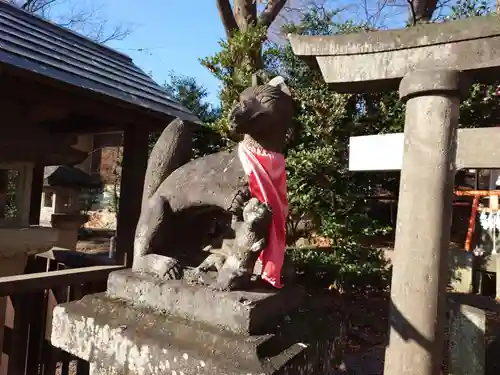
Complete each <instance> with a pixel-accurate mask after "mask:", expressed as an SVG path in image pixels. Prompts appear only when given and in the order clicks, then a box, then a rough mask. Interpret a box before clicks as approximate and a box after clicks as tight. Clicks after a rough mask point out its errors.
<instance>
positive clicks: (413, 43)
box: [290, 17, 500, 375]
mask: <svg viewBox="0 0 500 375" xmlns="http://www.w3.org/2000/svg"><path fill="white" fill-rule="evenodd" d="M290 40H291V44H292V48H293V51H294V53H295V54H296V55H299V56H303V58H304V59H306V60H307V61H309V62H310V63H312V64H317V66H319V68H320V69H321V72H322V74H323V77H324V79H325V81H326V82H327V83H329V84H330V86H332V87H333V89H335V90H337V91H339V92H351V93H362V92H380V91H392V90H395V89H396V88H397V87H398V85H399V92H400V97H401V99H402V100H404V101H406V103H407V107H406V118H405V133H404V138H403V139H401V138H399V139H400V141H399V143H398V147H396V149H397V152H399V158H398V157H397V156H398V154H396V155H395V153H392V155H387V153H388V151H389V150H388V149H387V148H378V150H377V153H376V154H379V156H378V157H379V159H381V160H382V161H383V163H385V164H386V167H384V166H382V165H373V163H371V168H364V170H387V169H401V184H400V194H399V207H398V218H397V227H396V244H395V260H394V271H393V277H392V287H391V302H392V306H391V333H390V343H389V347H388V349H387V352H386V361H385V371H384V374H385V375H400V374H405V375H438V374H440V372H441V359H442V353H443V334H444V323H445V302H446V300H445V298H446V282H447V268H448V267H447V260H448V245H449V235H450V224H451V203H452V193H453V177H454V173H455V170H456V167H457V165H458V166H459V167H466V166H467V165H468V164H474V163H476V162H477V165H474V166H475V167H478V168H480V167H483V165H484V164H488V157H486V158H485V154H484V151H485V150H486V149H488V150H492V145H491V142H487V143H489V145H488V146H486V148H484V149H482V150H478V147H477V146H476V145H478V143H474V144H473V145H472V146H473V147H474V148H475V150H477V151H476V152H474V150H471V149H470V148H468V147H466V146H465V147H462V150H461V149H460V146H462V144H463V143H461V144H460V145H459V146H458V150H457V137H458V138H459V137H460V136H457V127H458V120H459V106H460V95H461V91H462V90H463V89H464V88H465V87H464V86H463V84H462V82H461V81H462V80H463V78H464V76H467V78H468V79H472V80H475V81H479V80H481V81H483V82H491V81H494V79H495V75H498V74H500V69H499V66H500V49H499V47H500V25H499V23H498V18H497V17H476V18H471V19H467V20H462V21H457V22H449V23H444V24H430V25H422V26H418V27H414V28H409V29H405V30H392V31H380V32H371V33H359V34H349V35H339V36H331V37H323V36H318V37H309V36H293V35H292V36H290ZM486 68H487V70H486ZM483 70H484V71H483ZM491 73H493V75H492V74H491ZM483 130H485V131H486V133H487V131H488V130H489V129H483ZM495 130H496V132H498V129H495ZM472 132H474V130H472ZM463 134H466V138H467V141H474V140H475V139H481V141H482V144H481V147H483V145H484V142H485V141H489V140H487V139H484V138H483V136H484V135H485V132H483V133H481V135H479V134H477V135H478V137H476V136H475V135H476V134H475V133H462V135H463ZM397 137H398V136H396V135H393V137H392V138H391V139H387V138H386V139H385V141H388V142H392V143H394V142H395V141H396V142H397V139H396V138H397ZM495 138H496V139H498V136H496V137H495ZM401 140H403V142H401ZM458 142H460V139H459V140H458ZM497 144H498V143H497ZM371 146H372V147H371V148H372V149H373V144H372V145H371ZM378 146H381V144H380V143H379V145H378ZM496 147H497V146H496ZM351 151H352V150H351ZM365 151H366V150H365ZM498 153H499V151H498V150H492V154H491V159H496V160H497V161H498V159H499V158H498ZM351 156H352V153H351ZM365 156H366V157H368V156H367V154H366V153H365ZM373 156H374V154H371V155H370V156H369V157H373ZM383 163H382V164H383ZM391 164H392V167H390V168H387V166H388V165H391ZM398 164H399V167H400V168H394V166H395V165H396V166H397V165H398ZM496 165H497V166H498V165H500V163H498V164H496ZM360 169H363V168H360Z"/></svg>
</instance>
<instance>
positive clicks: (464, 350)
mask: <svg viewBox="0 0 500 375" xmlns="http://www.w3.org/2000/svg"><path fill="white" fill-rule="evenodd" d="M485 334H486V314H485V312H484V311H483V310H480V309H478V308H476V307H472V306H468V305H459V304H452V306H451V309H450V330H449V342H450V361H449V362H450V365H449V374H450V375H484V374H485V368H486V363H485V362H486V344H485Z"/></svg>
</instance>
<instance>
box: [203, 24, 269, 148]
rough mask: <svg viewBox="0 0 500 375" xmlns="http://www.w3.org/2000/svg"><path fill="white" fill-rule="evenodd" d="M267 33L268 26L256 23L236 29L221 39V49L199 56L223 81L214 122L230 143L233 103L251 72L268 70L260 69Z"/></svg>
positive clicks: (257, 72) (260, 74)
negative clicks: (220, 110)
mask: <svg viewBox="0 0 500 375" xmlns="http://www.w3.org/2000/svg"><path fill="white" fill-rule="evenodd" d="M266 34H267V30H266V28H264V27H257V26H251V27H249V28H248V30H247V31H246V32H241V31H236V32H235V33H234V34H233V36H232V37H231V39H229V40H227V41H225V40H221V41H220V42H219V45H220V47H221V50H220V51H219V52H217V53H216V54H215V55H213V56H210V57H206V58H204V59H201V60H200V62H201V64H202V65H203V66H205V67H206V68H207V69H208V70H209V71H210V72H211V73H212V74H213V75H214V76H215V77H216V78H217V79H219V80H220V81H221V85H222V89H221V91H220V93H219V99H220V101H221V106H222V113H221V117H220V118H219V120H218V121H217V122H216V123H215V128H216V129H217V131H218V132H219V133H220V134H221V135H222V136H223V137H224V138H225V139H226V141H227V142H228V144H231V134H230V133H229V131H228V123H227V118H228V113H229V110H230V108H231V106H232V105H233V103H234V102H236V101H238V99H239V95H240V93H241V92H242V91H243V90H244V89H245V88H247V87H249V86H251V83H252V74H254V73H255V74H257V75H258V76H261V77H263V76H264V74H265V72H264V70H262V69H260V65H261V56H260V54H261V48H262V43H263V41H264V40H265V39H266Z"/></svg>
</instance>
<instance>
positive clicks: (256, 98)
mask: <svg viewBox="0 0 500 375" xmlns="http://www.w3.org/2000/svg"><path fill="white" fill-rule="evenodd" d="M294 116H295V105H294V102H293V99H292V98H291V95H290V92H289V90H288V88H287V87H286V85H285V84H284V81H283V79H282V78H281V77H276V78H274V79H273V80H271V81H270V82H269V83H268V84H264V85H260V86H253V87H249V88H247V89H245V90H244V91H243V92H242V93H241V94H240V100H239V102H238V103H236V104H235V105H234V106H233V108H232V110H231V111H230V114H229V125H230V130H231V131H232V132H234V133H235V134H238V135H242V136H243V140H242V141H241V142H245V143H246V144H248V145H251V146H253V147H260V148H263V149H265V150H268V151H272V152H278V153H279V152H282V150H283V147H284V145H285V142H286V137H287V133H288V131H289V130H290V128H291V126H292V121H293V118H294ZM191 142H192V134H191V131H190V126H189V125H188V124H185V123H183V122H181V121H179V120H174V122H173V123H171V124H170V125H169V126H168V127H167V128H166V129H165V130H164V132H163V134H162V135H161V136H160V138H159V139H158V141H157V143H156V145H155V146H154V148H153V150H152V153H151V156H150V159H149V161H148V168H147V171H146V178H145V187H144V194H143V202H142V210H141V215H140V218H139V222H138V225H137V229H136V233H135V241H134V263H133V269H134V270H137V269H139V268H142V266H141V264H143V262H142V261H141V259H142V258H143V257H145V256H147V255H148V254H161V255H166V256H170V257H173V258H175V259H178V260H179V259H183V260H186V259H189V260H190V261H193V259H197V260H199V259H200V258H196V256H195V257H193V255H196V254H198V255H197V256H199V255H200V254H201V255H203V253H204V252H202V251H201V250H202V248H203V247H204V245H206V244H210V243H212V241H213V239H214V237H217V234H216V233H215V232H217V228H214V225H213V222H214V221H213V218H214V217H217V218H219V219H221V218H222V219H224V218H225V220H227V222H228V223H229V222H231V220H234V217H235V216H236V217H238V218H240V220H242V219H241V218H242V212H243V207H244V206H245V204H246V203H247V202H248V201H249V200H250V198H251V196H250V193H249V187H248V179H247V175H246V173H245V171H244V170H243V166H242V165H241V162H240V160H239V157H238V151H237V149H235V150H233V151H224V152H218V153H215V154H211V155H207V156H204V157H201V158H198V159H194V160H191V161H189V159H190V157H191V145H192V143H191ZM201 217H205V218H208V222H207V221H203V220H202V219H200V220H199V218H201ZM226 229H227V228H226ZM203 241H205V242H203ZM195 253H196V254H195ZM204 254H205V255H206V252H205V253H204ZM198 264H199V263H198Z"/></svg>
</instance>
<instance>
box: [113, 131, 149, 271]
mask: <svg viewBox="0 0 500 375" xmlns="http://www.w3.org/2000/svg"><path fill="white" fill-rule="evenodd" d="M148 143H149V132H148V130H147V129H144V128H141V127H139V126H134V125H128V126H127V127H126V128H125V132H124V136H123V161H122V180H121V184H120V202H119V210H118V219H117V236H116V241H117V242H116V261H117V262H118V264H126V265H127V266H129V267H131V266H132V260H133V249H134V236H135V228H136V226H137V221H138V220H139V215H140V214H141V200H142V191H143V188H144V177H145V173H146V167H147V162H148V151H149V147H148Z"/></svg>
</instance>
